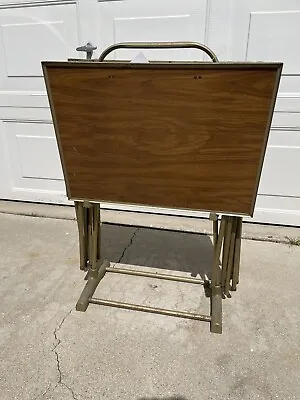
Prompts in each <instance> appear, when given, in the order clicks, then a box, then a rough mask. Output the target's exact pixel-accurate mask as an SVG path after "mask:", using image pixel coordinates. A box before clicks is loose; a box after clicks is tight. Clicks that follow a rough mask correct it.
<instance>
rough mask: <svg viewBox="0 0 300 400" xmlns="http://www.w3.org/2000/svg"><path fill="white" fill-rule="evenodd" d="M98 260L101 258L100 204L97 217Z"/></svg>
mask: <svg viewBox="0 0 300 400" xmlns="http://www.w3.org/2000/svg"><path fill="white" fill-rule="evenodd" d="M97 248H98V260H100V258H101V215H100V204H99V217H98V246H97Z"/></svg>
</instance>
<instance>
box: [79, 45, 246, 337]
mask: <svg viewBox="0 0 300 400" xmlns="http://www.w3.org/2000/svg"><path fill="white" fill-rule="evenodd" d="M174 47H180V48H191V47H195V48H199V49H201V50H203V51H205V52H206V54H208V55H209V56H210V57H211V59H212V61H213V62H218V59H217V57H216V55H215V54H214V53H213V52H212V51H211V50H210V49H209V48H207V47H206V46H204V45H201V44H199V43H188V42H177V43H125V44H124V43H121V44H120V43H119V44H116V45H113V46H110V47H109V48H107V49H106V50H105V51H104V52H103V53H102V54H101V56H100V58H99V61H103V60H104V58H105V57H106V56H107V55H108V54H109V53H110V52H111V51H113V50H116V49H118V48H174ZM75 210H76V217H77V224H78V234H79V250H80V269H81V270H84V271H87V275H86V280H87V283H86V285H85V287H84V289H83V291H82V293H81V296H80V298H79V300H78V302H77V304H76V310H77V311H86V309H87V307H88V305H89V304H98V305H104V306H111V307H117V308H123V309H127V310H135V311H143V312H150V313H156V314H163V315H168V316H173V317H180V318H187V319H193V320H199V321H205V322H209V323H210V330H211V332H214V333H222V298H223V297H225V296H227V297H231V296H230V293H229V291H230V290H236V286H237V283H238V281H239V263H240V248H241V231H242V217H240V216H232V215H222V216H221V222H220V226H219V215H218V214H216V213H211V214H210V219H211V220H212V222H213V245H214V263H213V266H212V275H211V279H207V280H202V279H199V278H194V277H182V276H177V275H170V274H162V273H154V272H144V271H138V270H132V269H126V268H118V267H111V266H110V262H109V261H108V260H103V259H102V257H101V220H100V205H99V204H98V203H94V202H93V203H92V202H89V201H78V200H75ZM221 258H222V262H220V259H221ZM106 273H117V274H126V275H132V276H143V277H149V278H156V279H164V280H172V281H177V282H183V283H191V284H199V285H203V286H205V287H206V288H209V289H210V293H211V310H210V315H203V314H196V313H190V312H184V311H177V310H170V309H163V308H156V307H148V306H144V305H139V304H131V303H127V302H119V301H114V300H107V299H99V298H95V297H93V295H94V292H95V290H96V288H97V286H98V284H99V282H100V281H101V279H102V278H103V277H104V276H105V274H106Z"/></svg>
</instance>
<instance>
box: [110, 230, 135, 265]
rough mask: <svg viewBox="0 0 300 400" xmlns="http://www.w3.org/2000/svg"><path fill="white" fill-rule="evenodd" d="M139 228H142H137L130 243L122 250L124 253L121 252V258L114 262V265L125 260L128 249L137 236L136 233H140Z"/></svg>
mask: <svg viewBox="0 0 300 400" xmlns="http://www.w3.org/2000/svg"><path fill="white" fill-rule="evenodd" d="M139 230H140V228H137V229H136V230H135V231H134V232H133V235H132V236H131V238H130V241H129V243H128V245H127V246H126V247H125V248H124V250H123V252H122V254H121V256H120V258H119V260H118V261H117V262H115V263H114V265H113V267H115V266H116V265H117V264H120V262H121V261H122V260H123V258H124V256H125V254H126V252H127V250H128V249H129V247H130V246H131V245H132V243H133V240H134V238H135V236H136V234H137V233H138V231H139Z"/></svg>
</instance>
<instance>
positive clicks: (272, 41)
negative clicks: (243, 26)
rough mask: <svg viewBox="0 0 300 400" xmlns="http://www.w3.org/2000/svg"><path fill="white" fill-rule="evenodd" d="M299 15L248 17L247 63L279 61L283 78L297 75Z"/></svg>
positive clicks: (297, 12) (286, 12) (260, 13)
mask: <svg viewBox="0 0 300 400" xmlns="http://www.w3.org/2000/svg"><path fill="white" fill-rule="evenodd" d="M299 37H300V11H285V12H284V11H282V12H278V11H273V12H252V13H251V14H250V21H249V31H248V43H247V50H246V59H247V60H251V61H260V60H265V61H281V62H283V63H284V66H283V73H284V74H298V73H299V70H300V53H299V52H297V51H295V45H296V43H295V38H299Z"/></svg>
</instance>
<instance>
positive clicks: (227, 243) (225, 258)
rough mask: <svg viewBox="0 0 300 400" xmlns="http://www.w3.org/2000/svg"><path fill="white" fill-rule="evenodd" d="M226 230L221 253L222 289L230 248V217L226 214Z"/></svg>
mask: <svg viewBox="0 0 300 400" xmlns="http://www.w3.org/2000/svg"><path fill="white" fill-rule="evenodd" d="M224 218H226V222H227V224H226V231H225V238H224V247H223V255H222V280H221V286H222V288H223V289H224V287H225V281H226V275H227V269H228V256H229V248H230V236H231V230H232V217H229V216H226V217H224Z"/></svg>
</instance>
